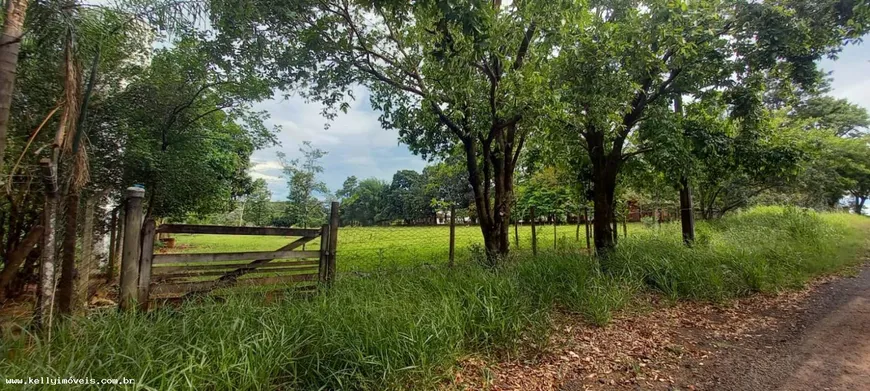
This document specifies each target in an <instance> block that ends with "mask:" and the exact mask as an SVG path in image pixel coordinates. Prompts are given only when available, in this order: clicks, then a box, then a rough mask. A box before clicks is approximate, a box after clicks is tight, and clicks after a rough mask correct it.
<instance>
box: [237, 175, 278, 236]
mask: <svg viewBox="0 0 870 391" xmlns="http://www.w3.org/2000/svg"><path fill="white" fill-rule="evenodd" d="M251 187H252V189H251V192H250V194H249V195H247V196H246V197H245V200H244V208H245V209H244V215H243V216H244V217H243V218H244V220H245V221H247V222H249V223H252V224H254V225H256V226H264V225H268V224H269V222H270V221H271V220H272V215H271V212H272V211H271V209H270V205H269V204H270V203H271V199H272V192H271V191H269V186H268V185H267V184H266V181H265V180H264V179H262V178H259V179H256V180H254V183H253V184H252V186H251Z"/></svg>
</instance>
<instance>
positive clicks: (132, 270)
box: [118, 187, 145, 311]
mask: <svg viewBox="0 0 870 391" xmlns="http://www.w3.org/2000/svg"><path fill="white" fill-rule="evenodd" d="M126 195H127V205H126V208H125V209H126V211H125V213H124V214H125V219H126V221H125V223H124V250H123V254H122V256H121V284H120V297H119V300H118V308H119V309H121V310H122V311H127V310H132V309H134V308H135V307H134V303H135V301H136V295H137V293H138V292H137V289H136V287H137V285H138V282H139V245H140V241H141V239H142V238H141V236H140V233H141V231H142V199H143V198H144V197H145V189H142V188H139V187H128V188H127V194H126Z"/></svg>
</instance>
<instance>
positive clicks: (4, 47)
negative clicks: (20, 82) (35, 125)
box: [0, 0, 30, 172]
mask: <svg viewBox="0 0 870 391" xmlns="http://www.w3.org/2000/svg"><path fill="white" fill-rule="evenodd" d="M29 3H30V1H29V0H7V1H6V15H5V17H4V18H3V34H2V35H0V172H3V171H4V170H3V168H4V166H3V163H4V162H5V160H6V132H7V129H8V128H9V109H10V108H11V107H12V91H13V90H14V89H15V76H16V68H17V67H18V51H19V49H20V48H21V39H22V36H23V35H24V17H25V16H26V15H27V6H28V4H29Z"/></svg>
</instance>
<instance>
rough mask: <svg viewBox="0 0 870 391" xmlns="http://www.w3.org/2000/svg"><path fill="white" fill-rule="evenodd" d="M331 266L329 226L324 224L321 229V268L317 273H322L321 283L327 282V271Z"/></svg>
mask: <svg viewBox="0 0 870 391" xmlns="http://www.w3.org/2000/svg"><path fill="white" fill-rule="evenodd" d="M328 265H329V224H323V225H322V226H321V227H320V266H319V267H318V268H317V271H318V272H319V273H320V276H319V278H320V282H322V283H325V282H326V269H327V268H328Z"/></svg>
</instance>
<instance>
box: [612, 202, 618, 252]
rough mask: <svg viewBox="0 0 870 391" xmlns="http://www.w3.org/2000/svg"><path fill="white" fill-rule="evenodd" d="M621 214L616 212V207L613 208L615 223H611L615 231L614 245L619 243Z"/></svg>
mask: <svg viewBox="0 0 870 391" xmlns="http://www.w3.org/2000/svg"><path fill="white" fill-rule="evenodd" d="M618 218H619V214H618V213H617V212H616V207H615V206H614V207H613V221H612V222H611V225H612V227H611V228H612V229H613V244H617V243H619V220H618Z"/></svg>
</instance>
